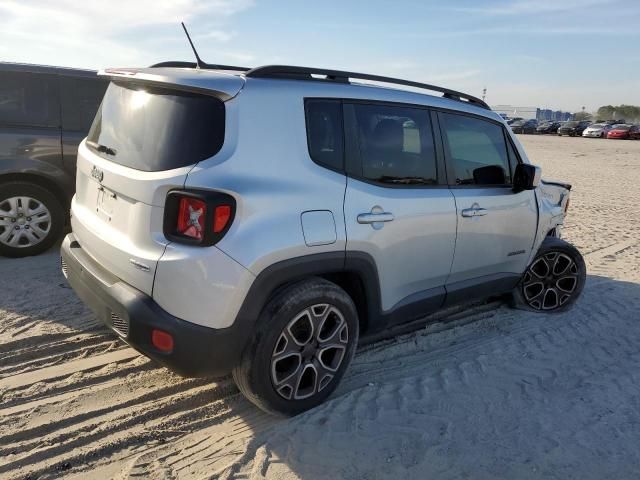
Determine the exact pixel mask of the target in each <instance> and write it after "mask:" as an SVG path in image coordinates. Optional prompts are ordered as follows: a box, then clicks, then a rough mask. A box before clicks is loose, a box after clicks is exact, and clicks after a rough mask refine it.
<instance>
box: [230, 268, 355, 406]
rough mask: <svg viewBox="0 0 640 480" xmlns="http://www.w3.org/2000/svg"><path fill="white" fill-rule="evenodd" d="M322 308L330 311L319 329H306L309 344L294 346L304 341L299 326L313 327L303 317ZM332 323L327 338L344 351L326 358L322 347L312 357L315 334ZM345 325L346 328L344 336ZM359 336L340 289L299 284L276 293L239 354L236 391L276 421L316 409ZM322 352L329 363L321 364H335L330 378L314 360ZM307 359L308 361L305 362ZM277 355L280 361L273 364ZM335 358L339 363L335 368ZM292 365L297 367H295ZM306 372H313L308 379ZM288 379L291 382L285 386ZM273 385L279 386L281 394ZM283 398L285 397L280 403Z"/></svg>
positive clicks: (332, 387) (339, 374)
mask: <svg viewBox="0 0 640 480" xmlns="http://www.w3.org/2000/svg"><path fill="white" fill-rule="evenodd" d="M323 305H328V306H330V307H328V308H330V309H331V311H330V312H329V313H327V314H326V315H327V316H326V317H324V318H326V320H319V321H320V327H319V328H312V329H311V334H310V337H309V343H307V344H306V345H305V346H304V347H299V344H298V340H304V338H303V337H305V335H306V334H304V333H303V334H301V333H299V332H300V331H302V330H304V329H300V328H299V325H298V324H299V323H300V322H302V323H303V324H306V325H310V324H312V322H313V321H315V320H313V319H312V318H311V317H310V316H309V315H307V317H308V322H307V321H306V320H305V318H306V317H305V315H306V313H305V312H309V314H311V308H312V307H314V308H316V307H318V309H317V311H318V312H320V309H321V308H320V307H322V306H323ZM315 312H316V310H314V313H313V315H314V318H320V317H321V316H322V315H323V314H324V313H323V314H321V315H317V316H315V315H316V314H315ZM336 312H338V313H336ZM340 315H341V318H340ZM296 319H301V320H296ZM294 322H297V323H294ZM333 323H335V324H336V326H335V333H334V334H332V335H331V338H333V339H334V341H339V342H343V341H344V342H345V343H343V344H341V345H343V346H344V349H342V348H343V347H342V346H340V347H339V348H334V353H333V354H331V351H332V350H331V348H332V347H327V346H326V345H329V344H328V343H327V344H324V345H325V347H324V348H325V351H317V350H316V351H315V353H311V350H313V349H314V348H316V349H317V348H322V345H320V346H318V345H317V343H318V342H319V340H320V338H322V337H321V336H320V334H321V333H322V332H327V331H329V332H330V330H325V326H324V325H326V324H329V327H328V328H329V329H330V328H331V326H332V325H333ZM290 325H291V327H295V329H297V330H299V332H294V333H295V336H296V337H297V340H295V343H294V341H292V340H289V339H292V338H293V337H294V334H292V333H290V332H291V329H287V327H288V326H290ZM344 325H346V332H347V333H346V336H345V335H344V332H345V327H344ZM303 326H304V325H303ZM338 330H339V331H338ZM358 333H359V332H358V314H357V311H356V307H355V305H354V303H353V300H352V299H351V297H350V296H349V295H348V294H347V293H346V292H345V291H344V290H343V289H342V288H340V287H338V286H337V285H335V284H334V283H331V282H329V281H327V280H324V279H321V278H315V277H314V278H310V279H307V280H302V281H300V282H297V283H294V284H292V285H289V286H287V287H285V288H283V289H281V290H279V291H278V292H277V293H276V294H275V295H274V297H273V298H272V299H271V300H270V301H269V303H268V304H267V306H266V307H265V308H264V310H263V311H262V313H261V315H260V318H259V319H258V323H257V326H256V331H255V333H254V336H253V338H252V339H251V341H250V343H249V345H247V347H246V348H245V350H244V352H243V354H242V358H241V361H240V364H239V365H238V366H237V367H235V368H234V369H233V378H234V380H235V382H236V385H237V386H238V388H239V389H240V391H241V392H242V393H243V394H244V395H245V396H246V397H247V398H248V399H249V400H250V401H251V402H252V403H254V404H255V405H256V406H258V407H259V408H260V409H262V410H264V411H265V412H267V413H270V414H273V415H279V416H292V415H296V414H298V413H300V412H303V411H305V410H308V409H310V408H313V407H315V406H316V405H319V404H321V403H322V402H323V401H324V400H325V399H326V398H327V397H328V396H329V395H331V393H332V392H333V391H334V390H335V388H336V386H337V385H338V383H339V382H340V379H341V378H342V376H343V375H344V372H345V370H346V369H347V367H348V366H349V364H350V363H351V360H352V359H353V355H354V354H355V351H356V346H357V344H358ZM336 335H337V336H336ZM283 337H284V340H283ZM283 343H284V345H283ZM282 345H283V346H282ZM289 345H291V347H289ZM314 345H315V346H314ZM281 346H282V347H281ZM285 348H289V349H290V350H291V349H299V348H300V353H299V354H298V353H296V352H293V353H287V352H286V351H285ZM305 349H309V351H307V350H305ZM278 350H280V351H279V352H278ZM336 352H337V353H336ZM339 352H342V353H341V354H340V353H339ZM325 353H329V355H332V358H331V359H328V357H326V356H325V358H324V359H323V361H324V362H328V361H331V362H334V364H333V366H334V367H335V370H331V373H329V370H326V368H325V366H324V363H320V360H319V358H321V357H322V356H323V355H324V354H325ZM309 355H313V356H312V357H311V358H309ZM336 355H337V357H336ZM278 356H280V358H283V359H284V360H278V359H277V358H278ZM297 357H299V360H298V359H297ZM338 357H339V360H338V362H337V364H335V361H336V359H337V358H338ZM290 358H296V359H295V360H293V363H291V365H290V366H289V365H286V361H285V360H286V359H290ZM274 359H275V360H274ZM272 360H273V364H272ZM283 363H285V367H287V366H289V370H288V371H285V372H282V371H281V370H279V369H280V368H281V367H282V364H283ZM296 364H297V365H298V366H297V367H295V365H296ZM310 365H313V366H310ZM285 370H286V369H285ZM300 370H301V373H300ZM307 370H309V371H310V372H312V373H311V374H309V375H307ZM290 372H293V373H290ZM279 375H282V377H284V378H283V379H282V382H281V383H280V384H278V376H279ZM292 377H295V378H292ZM307 377H313V381H312V382H309V380H311V378H307ZM329 377H330V378H329ZM287 379H290V380H289V381H286V380H287ZM296 379H297V380H296ZM325 380H327V381H326V382H325ZM288 383H293V384H294V385H295V388H292V387H290V386H288V385H287V384H288ZM309 383H312V384H313V385H312V388H311V387H308V386H307V385H308V384H309ZM276 385H279V386H278V388H279V389H280V390H278V389H277V388H276ZM303 386H304V387H305V388H304V389H303V388H302V387H303ZM309 388H311V390H309ZM309 391H311V392H312V393H309ZM280 392H281V393H280ZM302 393H304V394H305V396H306V395H309V396H306V397H305V398H299V399H296V398H295V396H296V395H297V396H300V397H302V396H303V395H302ZM287 394H288V395H289V397H290V398H285V396H286V395H287Z"/></svg>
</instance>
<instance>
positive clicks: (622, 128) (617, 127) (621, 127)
mask: <svg viewBox="0 0 640 480" xmlns="http://www.w3.org/2000/svg"><path fill="white" fill-rule="evenodd" d="M630 128H631V125H614V126H613V129H614V130H629V129H630Z"/></svg>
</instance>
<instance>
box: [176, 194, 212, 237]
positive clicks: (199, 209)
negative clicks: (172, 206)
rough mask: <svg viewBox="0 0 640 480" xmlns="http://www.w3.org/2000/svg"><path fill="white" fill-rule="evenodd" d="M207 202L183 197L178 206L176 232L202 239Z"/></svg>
mask: <svg viewBox="0 0 640 480" xmlns="http://www.w3.org/2000/svg"><path fill="white" fill-rule="evenodd" d="M206 214H207V204H206V203H204V202H203V201H202V200H197V199H195V198H189V197H182V198H181V199H180V203H179V206H178V221H177V224H176V233H178V234H180V235H184V236H185V237H191V238H197V239H198V240H202V234H203V230H204V220H205V218H206Z"/></svg>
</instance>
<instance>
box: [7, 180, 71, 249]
mask: <svg viewBox="0 0 640 480" xmlns="http://www.w3.org/2000/svg"><path fill="white" fill-rule="evenodd" d="M14 197H30V198H32V199H34V200H36V201H37V202H40V203H41V204H42V205H44V207H46V209H47V210H48V213H49V218H50V221H49V222H44V223H42V224H39V225H38V227H45V229H47V232H46V234H44V235H40V236H39V237H38V241H37V243H33V242H32V244H29V245H20V244H19V245H17V246H12V245H8V244H7V243H4V242H3V241H0V255H3V256H5V257H27V256H30V255H38V254H39V253H42V252H44V251H45V250H48V249H49V248H51V246H52V245H53V244H54V243H55V242H56V241H57V240H58V239H59V238H60V236H61V235H62V232H63V229H64V219H65V216H64V209H63V207H62V204H61V203H60V201H59V200H58V198H57V197H56V196H55V195H53V194H52V193H51V192H50V191H49V190H47V189H46V188H43V187H41V186H40V185H36V184H34V183H30V182H7V183H3V184H0V220H5V221H7V222H8V221H9V220H10V219H11V220H13V219H12V217H9V216H7V215H8V213H9V212H8V211H7V210H6V209H7V206H8V203H7V202H8V201H9V199H11V198H14ZM3 207H4V208H3ZM17 223H18V222H16V224H17ZM11 225H12V224H9V225H8V226H7V225H0V238H2V236H3V234H4V233H5V232H6V231H7V229H11V228H13V227H11ZM46 225H48V228H47V227H46Z"/></svg>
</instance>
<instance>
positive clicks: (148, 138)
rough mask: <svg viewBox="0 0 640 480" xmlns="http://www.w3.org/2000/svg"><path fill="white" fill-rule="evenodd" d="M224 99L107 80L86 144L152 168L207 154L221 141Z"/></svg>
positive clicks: (127, 162) (129, 163) (112, 157)
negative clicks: (107, 83)
mask: <svg viewBox="0 0 640 480" xmlns="http://www.w3.org/2000/svg"><path fill="white" fill-rule="evenodd" d="M224 122H225V109H224V103H223V102H222V101H221V100H219V99H217V98H215V97H212V96H209V95H200V94H196V93H191V92H182V91H178V90H172V89H167V88H157V87H149V86H142V85H135V84H132V83H131V84H129V83H120V82H118V83H115V82H112V83H111V84H109V88H107V92H106V93H105V96H104V99H103V100H102V104H101V105H100V109H99V110H98V113H97V114H96V118H95V120H94V121H93V124H92V125H91V130H90V131H89V135H88V136H87V146H88V147H89V148H91V149H92V150H93V151H94V152H96V153H98V154H99V155H101V156H103V157H104V158H106V159H108V160H110V161H112V162H115V163H119V164H120V165H124V166H126V167H130V168H135V169H137V170H143V171H146V172H156V171H160V170H171V169H174V168H179V167H185V166H187V165H193V164H195V163H197V162H199V161H201V160H205V159H207V158H209V157H212V156H213V155H215V154H216V153H218V151H220V149H221V148H222V144H223V142H224V130H225V129H224Z"/></svg>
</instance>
